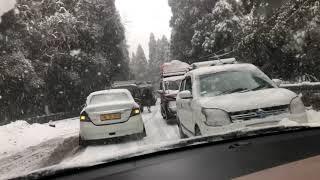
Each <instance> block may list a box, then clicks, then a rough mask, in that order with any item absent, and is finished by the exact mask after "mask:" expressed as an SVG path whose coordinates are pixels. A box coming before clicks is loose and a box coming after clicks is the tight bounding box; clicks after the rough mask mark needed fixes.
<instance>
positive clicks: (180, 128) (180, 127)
mask: <svg viewBox="0 0 320 180" xmlns="http://www.w3.org/2000/svg"><path fill="white" fill-rule="evenodd" d="M177 124H178V128H179V134H180V138H181V139H185V138H188V136H187V135H186V134H185V133H184V132H183V130H182V125H181V123H180V120H179V119H178V117H177Z"/></svg>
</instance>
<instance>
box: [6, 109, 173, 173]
mask: <svg viewBox="0 0 320 180" xmlns="http://www.w3.org/2000/svg"><path fill="white" fill-rule="evenodd" d="M151 110H152V112H151V113H148V112H146V111H145V112H144V113H143V114H142V116H143V121H144V124H145V128H146V132H147V137H145V138H144V139H141V140H134V139H133V140H128V139H127V140H123V141H121V140H120V141H117V143H114V144H107V145H103V144H100V145H90V146H88V147H85V148H83V147H79V146H78V135H79V120H78V118H71V119H66V120H61V121H57V122H55V123H54V124H55V127H50V126H49V124H32V125H30V124H28V123H26V122H25V121H16V122H14V123H11V124H8V125H5V126H1V127H0V162H1V163H0V179H6V178H9V177H13V176H17V175H18V174H17V172H18V173H19V174H20V173H21V174H26V173H29V172H31V171H33V170H37V169H40V168H43V167H47V166H51V165H55V164H59V163H60V164H63V165H70V164H72V165H76V164H87V163H91V162H96V161H99V160H102V159H108V158H112V157H115V156H118V155H121V154H127V153H130V152H135V151H138V150H139V149H140V148H142V147H144V148H146V147H150V146H152V145H154V144H160V143H161V142H168V141H172V140H177V139H179V131H178V127H177V125H176V124H175V122H174V121H168V122H166V121H165V120H163V119H162V117H161V114H160V111H159V104H157V105H156V106H154V107H152V109H151Z"/></svg>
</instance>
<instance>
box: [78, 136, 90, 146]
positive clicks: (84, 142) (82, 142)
mask: <svg viewBox="0 0 320 180" xmlns="http://www.w3.org/2000/svg"><path fill="white" fill-rule="evenodd" d="M87 145H88V143H87V141H86V140H83V139H82V138H81V137H80V136H79V146H82V147H85V146H87Z"/></svg>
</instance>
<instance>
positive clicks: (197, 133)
mask: <svg viewBox="0 0 320 180" xmlns="http://www.w3.org/2000/svg"><path fill="white" fill-rule="evenodd" d="M194 134H195V136H201V135H202V134H201V131H200V128H199V127H198V125H196V127H195V128H194Z"/></svg>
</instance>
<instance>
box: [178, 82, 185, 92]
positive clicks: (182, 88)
mask: <svg viewBox="0 0 320 180" xmlns="http://www.w3.org/2000/svg"><path fill="white" fill-rule="evenodd" d="M184 85H185V79H183V80H182V81H181V83H180V89H179V91H183V90H184Z"/></svg>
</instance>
